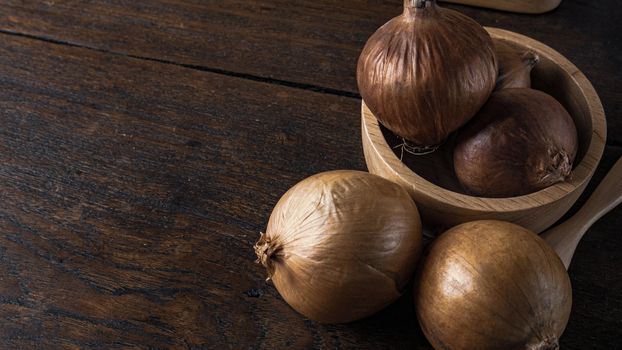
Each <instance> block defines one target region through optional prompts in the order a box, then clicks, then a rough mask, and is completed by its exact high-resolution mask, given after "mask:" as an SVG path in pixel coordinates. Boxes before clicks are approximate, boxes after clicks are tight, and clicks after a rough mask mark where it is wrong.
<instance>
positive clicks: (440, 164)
mask: <svg viewBox="0 0 622 350" xmlns="http://www.w3.org/2000/svg"><path fill="white" fill-rule="evenodd" d="M494 40H495V41H497V40H504V39H500V38H494ZM504 41H505V42H506V43H508V44H510V45H512V46H515V47H519V48H521V49H525V50H527V49H529V48H528V47H526V46H523V45H521V44H520V43H517V42H514V41H508V40H504ZM531 49H533V50H534V51H536V52H537V53H538V54H539V56H540V61H539V62H538V64H537V65H536V66H535V67H534V69H533V70H532V72H531V80H532V88H533V89H537V90H541V91H544V92H546V93H548V94H549V95H551V96H553V97H555V99H557V100H558V101H559V102H560V103H561V104H562V105H563V106H564V107H565V108H566V110H567V111H568V113H569V114H570V115H571V116H572V118H573V120H574V122H575V125H576V128H577V133H578V140H579V147H578V152H577V157H576V158H575V161H574V163H573V164H574V167H576V166H577V164H579V163H580V162H581V160H582V159H583V157H584V155H585V154H586V152H587V150H588V149H589V146H590V140H591V137H592V131H593V125H592V119H591V116H590V110H589V104H588V103H587V101H586V100H585V98H584V96H583V94H582V92H581V89H580V87H579V86H578V85H577V84H576V82H575V81H574V80H573V77H572V76H571V74H570V73H569V72H567V71H565V70H564V69H563V68H562V67H560V66H559V64H557V63H555V62H554V61H552V60H551V59H550V58H549V57H547V56H546V55H543V54H542V53H541V52H538V50H535V49H534V48H531ZM380 129H381V130H382V134H383V135H384V138H385V139H386V141H387V144H388V145H389V146H390V147H391V148H392V149H393V152H394V153H395V155H396V156H397V157H398V158H400V159H401V160H402V162H403V163H404V164H405V165H406V166H407V167H408V168H410V169H411V170H412V171H414V172H415V173H417V174H418V175H419V176H421V177H422V178H424V179H425V180H427V181H429V182H431V183H433V184H435V185H437V186H440V187H442V188H445V189H447V190H450V191H453V192H457V193H461V194H467V195H468V192H467V191H466V190H465V189H464V188H462V186H461V185H460V183H459V182H458V179H457V178H456V175H455V172H454V169H453V148H454V144H455V142H454V138H455V137H454V136H455V135H451V136H450V137H449V138H448V139H447V141H445V143H444V144H443V145H441V146H440V147H439V148H438V149H437V150H436V151H435V152H432V153H429V154H425V155H413V154H411V153H409V152H407V151H405V150H404V148H403V147H401V144H402V142H403V141H402V139H401V138H399V137H398V136H396V135H395V134H393V133H392V132H391V131H390V130H388V129H386V128H385V127H384V126H382V125H380Z"/></svg>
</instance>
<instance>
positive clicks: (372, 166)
mask: <svg viewBox="0 0 622 350" xmlns="http://www.w3.org/2000/svg"><path fill="white" fill-rule="evenodd" d="M486 30H487V31H488V32H489V33H490V35H491V36H492V38H493V40H503V41H506V42H508V43H509V44H511V45H516V46H520V47H523V48H529V49H532V50H534V51H535V52H537V53H538V54H539V55H540V62H539V63H538V64H537V65H536V67H535V68H534V70H533V71H532V74H531V76H532V86H533V88H535V89H538V90H542V91H545V92H547V93H548V94H550V95H552V96H553V97H555V98H556V99H557V100H558V101H559V102H561V104H562V105H564V107H566V109H567V110H568V112H569V113H570V115H571V116H572V118H573V119H574V121H575V124H576V126H577V131H578V136H579V151H578V153H577V158H576V159H575V166H574V169H573V174H572V178H571V180H569V181H566V182H562V183H558V184H555V185H553V186H550V187H548V188H545V189H543V190H540V191H538V192H534V193H531V194H528V195H524V196H519V197H511V198H483V197H474V196H470V195H467V194H465V192H464V191H463V190H462V188H461V186H460V184H459V182H458V181H457V179H456V177H455V174H454V171H453V165H452V164H453V161H452V150H453V146H452V144H451V140H449V141H448V142H446V144H445V145H444V146H443V147H441V148H440V149H438V150H437V151H435V152H433V153H431V154H428V155H424V156H415V155H410V154H408V153H404V156H403V157H404V158H403V161H402V160H400V157H399V156H400V155H401V154H400V153H399V151H398V150H395V149H394V148H393V147H392V146H394V145H395V144H396V143H397V137H395V135H393V134H392V133H391V132H389V131H387V130H386V129H385V128H384V127H381V126H380V125H379V124H378V121H377V119H376V118H375V116H374V115H373V114H372V113H371V111H370V110H369V109H368V108H367V106H366V105H365V103H364V102H363V103H362V113H361V114H362V136H363V150H364V153H365V161H366V162H367V167H368V169H369V172H371V173H373V174H377V175H380V176H382V177H385V178H387V179H390V180H392V181H395V182H397V183H399V184H401V185H403V186H404V187H405V188H406V189H408V191H409V192H410V194H411V195H412V197H413V198H414V200H415V202H416V203H417V205H418V207H419V210H420V211H421V215H422V218H423V219H424V221H425V222H426V224H427V225H428V227H434V226H437V227H438V226H440V228H446V227H449V226H453V225H456V224H459V223H463V222H467V221H472V220H478V219H498V220H506V221H511V222H514V223H517V224H519V225H522V226H524V227H526V228H529V229H531V230H533V231H534V232H538V233H539V232H542V231H543V230H545V229H546V228H547V227H549V226H551V225H552V224H553V223H555V222H556V221H557V220H558V219H559V218H560V217H561V216H562V215H564V213H566V211H568V209H570V207H571V206H572V205H573V204H574V203H575V201H576V200H577V199H578V198H579V196H580V195H581V193H582V192H583V190H584V189H585V187H586V186H587V184H588V182H589V180H590V178H591V177H592V175H593V174H594V170H595V169H596V166H597V165H598V162H599V161H600V158H601V156H602V153H603V150H604V147H605V139H606V134H607V127H606V121H605V113H604V111H603V107H602V104H601V102H600V99H599V98H598V95H597V94H596V91H594V88H593V87H592V84H590V82H589V81H588V80H587V78H586V77H585V75H583V73H581V72H580V71H579V69H577V67H575V66H574V65H573V64H572V63H571V62H569V61H568V60H567V59H566V58H564V57H563V56H562V55H561V54H559V53H558V52H556V51H555V50H553V49H551V48H550V47H548V46H546V45H544V44H542V43H540V42H538V41H536V40H533V39H530V38H528V37H526V36H523V35H520V34H516V33H513V32H509V31H505V30H501V29H497V28H486ZM390 144H391V145H390Z"/></svg>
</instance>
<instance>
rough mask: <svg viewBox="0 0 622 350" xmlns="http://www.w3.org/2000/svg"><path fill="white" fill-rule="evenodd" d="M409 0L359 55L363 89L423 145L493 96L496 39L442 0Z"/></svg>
mask: <svg viewBox="0 0 622 350" xmlns="http://www.w3.org/2000/svg"><path fill="white" fill-rule="evenodd" d="M418 3H419V1H415V0H406V1H405V2H404V13H403V14H402V15H401V16H398V17H395V18H393V19H392V20H390V21H389V22H387V23H386V24H385V25H383V26H382V27H381V28H379V29H378V30H377V31H376V33H374V34H373V35H372V36H371V37H370V38H369V40H368V41H367V44H366V45H365V48H364V49H363V52H362V53H361V56H360V58H359V62H358V68H357V80H358V86H359V91H360V93H361V95H362V97H363V100H365V102H366V104H367V106H368V107H369V108H370V110H371V111H372V112H373V113H374V115H375V116H376V118H378V120H379V121H380V122H381V123H382V124H383V125H384V126H386V127H387V128H388V129H389V130H391V131H393V132H394V133H395V134H397V135H399V136H401V137H403V138H405V139H407V140H409V141H411V142H412V143H414V144H416V145H421V146H434V145H438V144H440V143H442V142H443V141H444V140H445V138H446V137H447V136H448V135H449V134H450V133H451V132H453V131H455V130H457V129H458V128H459V127H461V126H462V125H464V124H465V123H466V122H467V121H468V120H469V119H470V118H471V117H473V115H474V114H475V113H476V112H477V111H478V110H479V109H480V108H481V106H482V105H483V104H484V103H485V102H486V99H487V98H488V96H489V95H490V93H491V92H492V90H493V88H494V86H495V81H496V78H497V58H496V55H495V52H494V46H493V43H492V39H491V38H490V36H489V35H488V33H487V32H486V31H485V30H484V29H483V28H482V26H480V25H479V24H478V23H477V22H475V21H473V20H472V19H470V18H469V17H467V16H465V15H462V14H460V13H458V12H456V11H453V10H449V9H444V8H440V7H438V6H437V5H436V1H423V2H422V3H423V7H422V8H417V7H416V5H417V4H418Z"/></svg>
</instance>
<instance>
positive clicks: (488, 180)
mask: <svg viewBox="0 0 622 350" xmlns="http://www.w3.org/2000/svg"><path fill="white" fill-rule="evenodd" d="M577 148H578V137H577V130H576V127H575V125H574V121H573V120H572V118H571V117H570V115H569V114H568V112H567V111H566V109H564V107H563V106H562V105H561V104H560V103H559V102H557V100H555V99H554V98H553V97H551V96H549V95H547V94H546V93H544V92H541V91H537V90H533V89H503V90H499V91H495V92H494V93H493V94H492V95H491V96H490V99H489V100H488V102H487V103H486V105H484V107H483V108H482V110H481V111H480V112H479V113H478V114H477V115H476V116H475V117H474V118H473V119H472V120H471V121H470V122H469V123H468V124H467V125H466V126H465V127H464V128H463V129H461V130H460V132H459V133H458V136H457V142H456V146H455V148H454V169H455V172H456V176H457V178H458V180H459V181H460V183H461V184H462V185H463V186H464V188H465V190H467V192H469V193H470V194H474V195H477V196H485V197H512V196H520V195H525V194H529V193H532V192H535V191H538V190H541V189H543V188H546V187H548V186H551V185H553V184H555V183H557V182H560V181H564V180H566V179H568V178H569V177H570V175H571V171H572V163H573V162H574V159H575V156H576V154H577Z"/></svg>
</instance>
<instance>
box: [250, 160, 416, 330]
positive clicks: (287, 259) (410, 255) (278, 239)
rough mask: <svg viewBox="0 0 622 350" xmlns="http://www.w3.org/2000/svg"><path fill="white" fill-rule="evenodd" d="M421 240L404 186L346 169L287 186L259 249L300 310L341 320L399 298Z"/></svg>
mask: <svg viewBox="0 0 622 350" xmlns="http://www.w3.org/2000/svg"><path fill="white" fill-rule="evenodd" d="M421 245H422V236H421V221H420V219H419V213H418V211H417V207H416V205H415V203H414V202H413V201H412V199H411V198H410V196H409V194H408V192H407V191H406V190H405V189H403V188H402V187H400V186H399V185H397V184H395V183H393V182H390V181H389V180H386V179H384V178H381V177H379V176H376V175H372V174H369V173H365V172H360V171H345V170H344V171H331V172H326V173H321V174H318V175H315V176H312V177H310V178H307V179H306V180H303V181H302V182H300V183H298V184H297V185H295V186H294V187H292V188H291V189H290V190H289V191H287V193H285V195H284V196H283V197H282V198H281V199H280V200H279V202H278V203H277V205H276V207H275V208H274V210H273V212H272V214H271V215H270V220H269V221H268V228H267V231H266V233H265V234H262V235H261V238H260V239H259V242H257V244H256V245H255V253H256V254H257V257H258V261H260V262H261V263H262V264H263V265H264V266H265V267H266V268H267V270H268V275H269V277H270V278H271V279H272V281H273V282H274V285H275V286H276V288H277V290H278V291H279V293H280V294H281V296H282V297H283V299H285V301H286V302H287V303H288V304H289V305H291V306H292V307H293V308H294V309H295V310H297V311H298V312H300V313H301V314H303V315H305V316H307V317H308V318H310V319H313V320H316V321H319V322H322V323H344V322H350V321H354V320H357V319H360V318H363V317H366V316H369V315H371V314H373V313H375V312H377V311H379V310H380V309H382V308H384V307H385V306H387V305H388V304H390V303H391V302H392V301H394V300H395V299H397V298H398V297H399V296H400V294H401V293H402V292H403V289H404V288H405V286H406V284H407V283H408V281H409V280H410V278H411V277H412V274H413V271H414V268H415V265H416V262H417V259H418V258H419V254H420V251H421Z"/></svg>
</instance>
